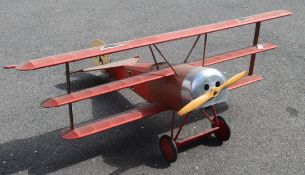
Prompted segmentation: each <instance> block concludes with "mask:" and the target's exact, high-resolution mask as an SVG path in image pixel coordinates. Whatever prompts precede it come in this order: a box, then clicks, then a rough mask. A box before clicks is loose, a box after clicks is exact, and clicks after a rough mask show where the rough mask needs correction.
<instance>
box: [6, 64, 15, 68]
mask: <svg viewBox="0 0 305 175" xmlns="http://www.w3.org/2000/svg"><path fill="white" fill-rule="evenodd" d="M16 67H17V65H14V64H12V65H7V66H3V69H15V68H16Z"/></svg>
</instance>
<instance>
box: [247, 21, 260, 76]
mask: <svg viewBox="0 0 305 175" xmlns="http://www.w3.org/2000/svg"><path fill="white" fill-rule="evenodd" d="M260 28H261V22H257V23H256V24H255V33H254V39H253V46H257V44H258V37H259V31H260ZM255 58H256V54H255V53H254V54H252V55H251V60H250V67H249V75H253V71H254V64H255Z"/></svg>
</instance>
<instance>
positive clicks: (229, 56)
mask: <svg viewBox="0 0 305 175" xmlns="http://www.w3.org/2000/svg"><path fill="white" fill-rule="evenodd" d="M260 45H261V47H262V49H259V48H257V47H256V46H253V47H249V48H245V49H240V50H236V51H232V52H228V53H224V54H220V55H216V56H212V57H210V58H206V59H205V60H204V66H209V65H212V64H217V63H221V62H224V61H229V60H233V59H236V58H240V57H244V56H247V55H251V54H254V53H260V52H264V51H267V50H271V49H274V48H276V47H277V46H276V45H273V44H270V43H264V44H260ZM188 64H190V65H193V66H202V59H201V60H197V61H193V62H190V63H188Z"/></svg>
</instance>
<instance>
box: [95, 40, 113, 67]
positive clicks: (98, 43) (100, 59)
mask: <svg viewBox="0 0 305 175" xmlns="http://www.w3.org/2000/svg"><path fill="white" fill-rule="evenodd" d="M105 45H106V43H105V42H104V41H102V40H98V39H96V40H94V41H92V43H91V47H99V48H100V50H103V49H104V48H105ZM92 62H93V64H94V65H96V66H99V65H104V64H109V63H110V54H108V55H103V56H97V57H93V58H92Z"/></svg>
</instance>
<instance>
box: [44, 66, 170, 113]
mask: <svg viewBox="0 0 305 175" xmlns="http://www.w3.org/2000/svg"><path fill="white" fill-rule="evenodd" d="M171 75H174V72H173V71H172V70H171V69H162V70H159V71H155V72H150V73H146V74H141V75H137V76H134V77H130V78H126V79H123V80H118V81H115V82H111V83H108V84H103V85H100V86H96V87H92V88H88V89H84V90H80V91H77V92H73V93H71V94H66V95H63V96H59V97H55V98H51V99H47V100H46V101H44V102H43V103H42V104H41V106H42V107H45V108H50V107H58V106H62V105H65V104H68V103H74V102H77V101H80V100H84V99H87V98H91V97H95V96H98V95H102V94H105V93H108V92H112V91H116V90H120V89H123V88H128V87H130V86H134V85H137V84H141V83H145V82H149V81H153V80H157V79H161V78H164V77H168V76H171Z"/></svg>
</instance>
